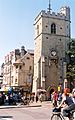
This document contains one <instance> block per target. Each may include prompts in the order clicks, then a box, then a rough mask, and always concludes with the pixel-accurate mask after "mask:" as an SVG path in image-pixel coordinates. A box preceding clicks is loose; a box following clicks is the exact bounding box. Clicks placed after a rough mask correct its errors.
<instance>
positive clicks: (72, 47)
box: [66, 40, 75, 89]
mask: <svg viewBox="0 0 75 120" xmlns="http://www.w3.org/2000/svg"><path fill="white" fill-rule="evenodd" d="M67 55H68V56H69V63H68V64H67V73H66V77H67V80H68V82H69V84H70V89H73V88H74V86H75V40H71V41H70V42H69V50H68V51H67Z"/></svg>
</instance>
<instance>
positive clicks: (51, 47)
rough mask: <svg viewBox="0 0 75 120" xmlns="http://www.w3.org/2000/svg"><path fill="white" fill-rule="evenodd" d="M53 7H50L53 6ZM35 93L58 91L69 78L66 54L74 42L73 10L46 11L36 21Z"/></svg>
mask: <svg viewBox="0 0 75 120" xmlns="http://www.w3.org/2000/svg"><path fill="white" fill-rule="evenodd" d="M49 7H50V6H49ZM34 27H35V38H34V42H35V50H34V78H33V92H35V93H36V91H37V89H40V88H42V89H45V90H48V89H49V90H51V89H58V85H59V84H60V83H61V84H62V87H63V79H64V78H65V76H66V74H65V73H66V60H67V57H66V51H67V50H68V48H69V46H68V43H69V40H70V8H69V7H67V6H65V7H61V9H60V11H59V13H55V12H52V11H51V9H50V8H49V10H48V11H47V12H46V11H44V10H42V11H41V12H40V13H39V14H38V16H37V17H36V18H35V22H34Z"/></svg>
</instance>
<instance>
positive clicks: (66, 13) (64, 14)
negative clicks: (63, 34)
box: [35, 6, 70, 21]
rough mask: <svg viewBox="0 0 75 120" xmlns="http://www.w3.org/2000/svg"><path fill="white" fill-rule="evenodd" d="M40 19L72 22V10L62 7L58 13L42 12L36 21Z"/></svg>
mask: <svg viewBox="0 0 75 120" xmlns="http://www.w3.org/2000/svg"><path fill="white" fill-rule="evenodd" d="M40 17H50V18H55V19H63V20H64V19H65V20H67V21H70V8H69V7H67V6H64V7H61V8H60V11H59V12H58V13H56V12H53V11H52V12H51V11H45V10H42V11H41V12H40V13H39V14H38V16H37V17H36V18H35V21H37V20H38V19H39V18H40Z"/></svg>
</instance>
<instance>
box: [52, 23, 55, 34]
mask: <svg viewBox="0 0 75 120" xmlns="http://www.w3.org/2000/svg"><path fill="white" fill-rule="evenodd" d="M51 33H52V34H56V25H55V23H52V24H51Z"/></svg>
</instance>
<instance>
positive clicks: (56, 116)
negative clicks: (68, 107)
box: [51, 110, 75, 120]
mask: <svg viewBox="0 0 75 120" xmlns="http://www.w3.org/2000/svg"><path fill="white" fill-rule="evenodd" d="M69 115H70V116H69V120H75V110H72V111H71V112H70V114H69ZM51 120H66V118H64V116H63V115H62V113H61V110H58V111H57V112H54V111H53V112H52V116H51Z"/></svg>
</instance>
